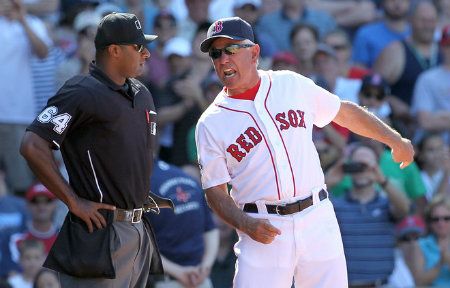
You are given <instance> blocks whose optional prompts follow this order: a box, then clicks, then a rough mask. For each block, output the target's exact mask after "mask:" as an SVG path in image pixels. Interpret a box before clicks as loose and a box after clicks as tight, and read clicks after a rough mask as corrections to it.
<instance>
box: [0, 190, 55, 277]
mask: <svg viewBox="0 0 450 288" xmlns="http://www.w3.org/2000/svg"><path fill="white" fill-rule="evenodd" d="M26 198H27V201H28V203H27V204H28V205H27V209H29V210H30V213H31V220H30V222H29V223H27V228H26V229H25V230H22V231H14V232H13V233H11V234H10V236H9V243H2V245H4V244H7V245H8V249H7V251H8V252H7V253H5V255H3V256H4V257H7V258H8V259H2V260H3V261H5V263H6V266H4V268H5V270H7V271H14V270H16V271H17V270H18V269H19V267H18V264H19V256H20V253H19V252H20V249H19V248H20V245H21V244H20V243H21V242H23V241H25V240H29V239H33V240H38V241H41V242H42V243H43V244H44V252H45V254H47V253H48V252H49V251H50V248H51V247H52V245H53V243H54V242H55V240H56V236H57V234H58V227H55V225H54V224H53V216H54V213H55V210H56V200H55V199H56V197H55V195H53V193H52V192H50V191H49V190H48V189H47V188H46V187H45V186H44V185H42V184H40V183H37V184H34V185H32V186H31V187H30V188H29V189H28V191H27V193H26ZM4 248H5V247H3V249H4ZM4 251H5V250H4Z"/></svg>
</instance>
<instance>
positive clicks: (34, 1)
mask: <svg viewBox="0 0 450 288" xmlns="http://www.w3.org/2000/svg"><path fill="white" fill-rule="evenodd" d="M23 3H24V4H25V8H26V9H27V11H28V13H30V14H33V15H35V16H37V17H39V18H41V19H44V20H45V21H46V22H47V21H49V22H51V23H53V24H56V21H57V20H58V18H59V6H60V4H61V1H60V0H24V1H23Z"/></svg>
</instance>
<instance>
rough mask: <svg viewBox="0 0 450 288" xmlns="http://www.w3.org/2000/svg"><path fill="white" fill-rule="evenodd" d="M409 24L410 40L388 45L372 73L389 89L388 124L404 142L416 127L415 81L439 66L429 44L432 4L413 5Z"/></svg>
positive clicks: (432, 27) (434, 14)
mask: <svg viewBox="0 0 450 288" xmlns="http://www.w3.org/2000/svg"><path fill="white" fill-rule="evenodd" d="M410 23H411V29H412V31H411V36H409V37H407V38H406V39H403V40H400V41H394V42H392V43H391V44H389V45H388V46H387V47H386V48H385V49H384V50H383V51H382V52H381V54H380V56H379V57H378V59H377V61H376V62H375V64H374V70H375V71H377V72H379V73H380V74H381V75H382V76H383V77H384V78H385V79H386V80H387V82H388V83H389V84H390V86H391V92H392V96H393V97H389V103H390V104H391V107H392V112H393V113H392V121H393V123H392V124H393V125H394V127H395V128H396V129H397V130H399V132H400V133H401V134H402V135H406V137H408V138H412V137H413V136H414V130H415V126H416V123H415V121H414V120H415V119H414V118H412V116H411V114H410V113H411V112H410V110H411V108H410V106H411V101H412V97H413V90H414V84H415V83H416V80H417V77H418V76H419V74H421V73H422V72H423V71H425V70H427V69H429V68H431V67H434V66H436V65H438V64H439V63H440V62H441V57H440V56H439V48H438V45H437V44H436V42H435V41H434V40H433V39H434V31H435V29H436V23H437V12H436V8H435V7H434V5H433V3H432V2H430V1H423V0H422V1H420V2H418V3H417V4H416V5H414V6H413V9H412V14H411V20H410Z"/></svg>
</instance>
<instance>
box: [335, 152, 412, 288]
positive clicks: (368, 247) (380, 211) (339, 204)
mask: <svg viewBox="0 0 450 288" xmlns="http://www.w3.org/2000/svg"><path fill="white" fill-rule="evenodd" d="M343 167H344V168H343V169H344V171H347V172H348V173H351V174H350V175H351V178H352V182H353V188H352V189H351V190H349V191H347V193H346V195H345V197H343V198H339V199H335V200H334V203H333V205H334V209H335V211H336V217H337V220H338V222H339V225H340V229H341V233H342V241H343V244H344V251H345V258H346V260H347V270H348V280H349V286H350V287H362V286H361V285H363V287H378V286H377V285H383V284H386V283H387V280H388V277H389V275H390V274H391V273H392V271H393V269H394V248H395V234H394V223H393V221H394V219H400V218H402V217H404V216H405V215H406V214H407V213H408V211H409V200H408V198H407V197H406V195H405V194H404V193H402V192H401V191H400V190H398V189H397V188H396V186H395V185H392V183H391V181H390V178H388V177H387V176H385V175H384V174H383V172H381V170H380V168H379V167H378V154H377V152H376V149H374V148H372V147H371V146H369V145H357V146H355V147H354V148H353V149H352V150H351V152H350V155H349V162H348V163H346V165H344V166H343ZM376 184H378V185H379V187H381V188H382V191H383V192H384V193H385V194H386V195H387V197H384V196H382V192H381V191H380V190H379V189H377V185H376ZM361 227H364V229H361Z"/></svg>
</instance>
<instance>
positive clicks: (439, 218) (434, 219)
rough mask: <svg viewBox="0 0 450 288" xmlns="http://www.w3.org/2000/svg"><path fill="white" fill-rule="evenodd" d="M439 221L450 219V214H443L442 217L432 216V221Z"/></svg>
mask: <svg viewBox="0 0 450 288" xmlns="http://www.w3.org/2000/svg"><path fill="white" fill-rule="evenodd" d="M439 221H445V222H448V221H450V215H449V216H441V217H430V222H431V223H437V222H439Z"/></svg>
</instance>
